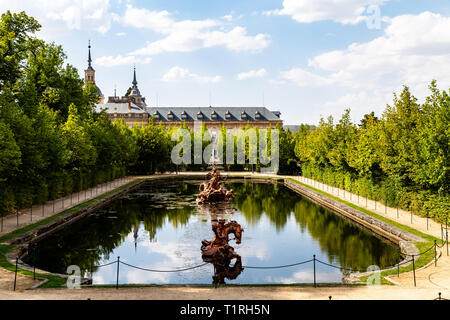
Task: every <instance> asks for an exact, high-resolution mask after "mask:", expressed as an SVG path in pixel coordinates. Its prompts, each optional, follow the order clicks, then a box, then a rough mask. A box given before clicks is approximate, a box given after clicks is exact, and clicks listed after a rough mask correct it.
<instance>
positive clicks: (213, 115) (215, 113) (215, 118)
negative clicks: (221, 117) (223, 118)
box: [211, 111, 217, 120]
mask: <svg viewBox="0 0 450 320" xmlns="http://www.w3.org/2000/svg"><path fill="white" fill-rule="evenodd" d="M211 119H214V120H217V112H215V111H213V112H212V113H211Z"/></svg>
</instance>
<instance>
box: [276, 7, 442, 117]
mask: <svg viewBox="0 0 450 320" xmlns="http://www.w3.org/2000/svg"><path fill="white" fill-rule="evenodd" d="M448 30H450V17H445V16H442V15H440V14H435V13H431V12H423V13H421V14H418V15H402V16H397V17H394V18H391V19H390V20H389V26H388V27H387V28H386V29H385V31H384V34H383V35H382V36H380V37H378V38H376V39H374V40H372V41H369V42H364V43H353V44H351V45H349V46H348V47H347V48H346V49H345V50H335V51H330V52H326V53H324V54H321V55H318V56H316V57H313V58H312V59H310V61H309V63H308V65H309V67H310V68H312V72H310V71H305V70H303V69H300V68H293V69H291V70H288V71H285V72H281V73H280V78H281V79H282V80H285V81H290V82H293V83H294V84H296V85H298V86H301V87H304V86H329V85H333V86H335V87H336V86H339V87H341V88H342V91H344V94H343V95H342V96H341V97H340V98H338V99H335V100H333V101H329V102H327V103H325V104H324V106H323V107H324V108H325V109H326V110H327V111H331V109H332V108H333V107H334V108H339V109H340V110H342V108H343V107H351V108H352V110H357V112H358V109H361V108H367V109H368V108H370V109H372V110H375V111H377V110H378V111H381V110H382V109H384V107H385V106H386V104H387V103H391V102H392V93H393V92H399V91H400V90H401V89H402V86H403V85H407V86H409V87H410V88H411V91H412V92H413V94H414V95H415V96H416V97H418V98H419V99H420V100H421V99H424V98H425V97H426V95H428V94H429V92H428V84H429V83H430V81H431V80H432V79H436V80H437V81H438V83H439V85H440V86H441V87H444V88H445V87H449V86H450V73H448V71H447V70H446V68H445V67H444V66H446V65H447V64H448V61H450V33H449V32H448ZM358 91H359V93H358Z"/></svg>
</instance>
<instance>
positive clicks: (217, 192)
mask: <svg viewBox="0 0 450 320" xmlns="http://www.w3.org/2000/svg"><path fill="white" fill-rule="evenodd" d="M206 180H209V181H207V182H204V183H202V184H201V185H200V187H199V191H200V193H199V194H198V195H197V203H199V204H202V203H216V202H227V201H230V200H231V199H233V198H234V197H235V196H236V194H235V193H234V192H233V190H229V191H227V190H225V189H224V188H222V184H223V178H222V176H221V174H220V172H219V171H218V170H217V166H216V164H215V163H214V164H213V168H212V170H211V171H210V172H208V173H207V174H206Z"/></svg>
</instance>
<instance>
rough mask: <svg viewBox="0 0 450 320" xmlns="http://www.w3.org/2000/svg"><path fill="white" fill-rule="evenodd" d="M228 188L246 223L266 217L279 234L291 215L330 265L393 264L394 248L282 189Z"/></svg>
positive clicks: (270, 186) (261, 185)
mask: <svg viewBox="0 0 450 320" xmlns="http://www.w3.org/2000/svg"><path fill="white" fill-rule="evenodd" d="M230 187H232V188H233V189H234V190H236V193H237V197H236V198H235V200H234V204H235V205H236V206H237V207H238V209H239V210H240V211H241V212H242V214H243V215H244V216H245V218H246V220H247V222H248V223H249V224H252V225H256V224H257V223H258V221H259V220H260V218H261V217H262V216H263V214H265V215H266V217H267V218H268V219H269V220H270V221H271V222H272V223H273V224H274V225H275V227H276V229H277V230H278V231H279V230H280V229H282V228H283V227H284V226H285V225H286V223H287V221H288V219H289V217H290V216H291V214H292V213H293V214H294V217H295V219H296V221H297V223H298V225H299V227H300V229H301V231H302V232H304V231H305V230H308V232H309V233H310V234H311V236H312V237H313V238H314V239H316V240H317V241H318V244H319V245H320V248H321V251H323V252H326V253H327V255H328V260H329V261H328V262H330V263H340V264H341V265H342V266H345V267H348V268H355V269H362V268H366V267H368V266H369V265H372V264H376V265H379V266H380V267H387V266H390V265H393V264H394V263H395V262H396V257H397V250H396V249H395V248H394V247H393V246H390V245H388V244H386V243H384V242H382V241H381V240H379V239H377V238H376V237H375V236H373V235H371V234H369V233H368V232H366V231H364V230H362V229H360V228H359V227H357V226H355V225H353V224H352V223H350V222H349V221H347V220H345V219H344V218H342V217H340V216H338V215H337V214H335V213H333V212H331V211H329V210H327V209H325V208H323V207H321V206H320V205H318V204H316V203H314V202H312V201H310V200H308V199H305V198H303V197H301V196H299V195H298V194H296V193H294V192H293V191H291V190H289V189H288V188H286V187H284V186H279V185H273V184H266V183H253V184H250V183H246V184H239V183H237V184H232V185H231V186H230Z"/></svg>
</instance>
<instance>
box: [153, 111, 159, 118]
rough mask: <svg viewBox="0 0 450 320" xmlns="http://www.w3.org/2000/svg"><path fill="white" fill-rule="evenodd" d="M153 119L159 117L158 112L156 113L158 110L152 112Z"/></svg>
mask: <svg viewBox="0 0 450 320" xmlns="http://www.w3.org/2000/svg"><path fill="white" fill-rule="evenodd" d="M153 119H156V120H158V119H159V113H158V111H155V112H153Z"/></svg>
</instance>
